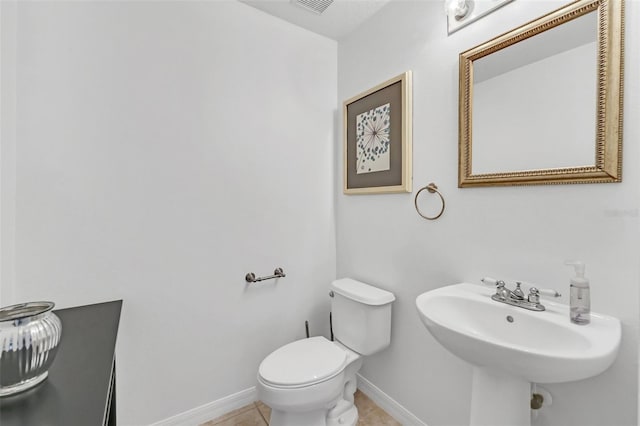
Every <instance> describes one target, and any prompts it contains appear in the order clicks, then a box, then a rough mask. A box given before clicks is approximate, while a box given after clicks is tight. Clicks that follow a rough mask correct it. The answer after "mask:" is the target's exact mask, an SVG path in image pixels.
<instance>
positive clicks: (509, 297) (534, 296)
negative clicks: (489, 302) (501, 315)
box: [481, 277, 545, 311]
mask: <svg viewBox="0 0 640 426" xmlns="http://www.w3.org/2000/svg"><path fill="white" fill-rule="evenodd" d="M481 281H482V282H483V283H485V284H491V283H495V286H496V292H495V294H494V295H492V296H491V299H493V300H495V301H496V302H500V303H506V304H507V305H511V306H517V307H519V308H524V309H528V310H530V311H544V310H545V307H544V305H542V304H541V303H540V295H539V290H538V289H537V288H535V287H532V288H531V289H530V290H529V296H528V297H527V298H526V299H525V297H524V292H523V291H522V288H521V285H522V283H521V282H519V281H517V282H516V288H515V290H509V289H508V288H507V286H506V283H505V282H504V281H503V280H494V279H493V278H489V277H485V278H482V280H481ZM534 290H535V291H534Z"/></svg>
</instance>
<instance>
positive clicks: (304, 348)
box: [258, 336, 347, 388]
mask: <svg viewBox="0 0 640 426" xmlns="http://www.w3.org/2000/svg"><path fill="white" fill-rule="evenodd" d="M346 362H347V352H346V351H344V350H343V349H341V348H340V347H338V346H337V345H335V344H334V343H332V342H330V341H329V340H327V339H325V338H324V337H322V336H318V337H311V338H309V339H302V340H297V341H295V342H292V343H289V344H287V345H285V346H283V347H281V348H280V349H277V350H275V351H274V352H272V353H271V354H270V355H268V356H267V357H266V358H265V359H264V361H262V363H261V364H260V368H259V369H258V374H259V375H260V378H261V379H262V381H263V382H264V383H265V384H268V385H270V386H275V387H286V388H298V387H305V386H310V385H313V384H316V383H319V382H322V381H325V380H328V379H330V378H332V377H333V376H336V375H337V374H339V373H340V372H341V371H342V370H343V369H344V366H345V364H346Z"/></svg>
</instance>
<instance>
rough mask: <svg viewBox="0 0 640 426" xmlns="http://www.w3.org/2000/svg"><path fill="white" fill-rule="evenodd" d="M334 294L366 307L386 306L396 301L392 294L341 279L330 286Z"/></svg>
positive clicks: (350, 280)
mask: <svg viewBox="0 0 640 426" xmlns="http://www.w3.org/2000/svg"><path fill="white" fill-rule="evenodd" d="M331 289H332V290H333V291H335V292H336V293H338V294H340V295H342V296H344V297H348V298H349V299H353V300H355V301H356V302H360V303H364V304H366V305H374V306H377V305H386V304H387V303H391V302H393V301H394V300H396V297H395V296H394V295H393V293H391V292H389V291H386V290H382V289H381V288H377V287H374V286H372V285H369V284H365V283H363V282H360V281H357V280H354V279H351V278H341V279H339V280H335V281H334V282H333V283H332V284H331Z"/></svg>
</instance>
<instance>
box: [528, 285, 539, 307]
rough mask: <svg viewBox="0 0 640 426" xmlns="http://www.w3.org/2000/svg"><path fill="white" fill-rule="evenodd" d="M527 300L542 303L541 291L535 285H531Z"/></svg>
mask: <svg viewBox="0 0 640 426" xmlns="http://www.w3.org/2000/svg"><path fill="white" fill-rule="evenodd" d="M527 300H528V301H529V302H531V303H540V291H538V289H537V288H535V287H531V288H530V289H529V295H528V296H527Z"/></svg>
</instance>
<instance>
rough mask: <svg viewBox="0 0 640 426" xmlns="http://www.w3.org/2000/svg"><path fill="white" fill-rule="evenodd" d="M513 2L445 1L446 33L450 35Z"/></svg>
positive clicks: (488, 0)
mask: <svg viewBox="0 0 640 426" xmlns="http://www.w3.org/2000/svg"><path fill="white" fill-rule="evenodd" d="M512 1H513V0H445V1H444V12H445V14H446V15H447V33H448V34H452V33H454V32H456V31H458V30H459V29H460V28H462V27H464V26H466V25H469V24H470V23H472V22H474V21H477V20H478V19H480V18H482V17H483V16H486V15H488V14H490V13H491V12H493V11H494V10H496V9H498V8H500V7H502V6H504V5H505V4H507V3H510V2H512Z"/></svg>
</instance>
